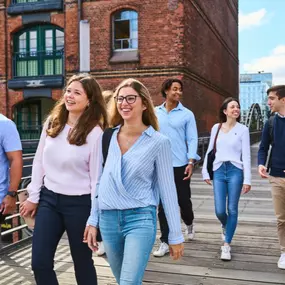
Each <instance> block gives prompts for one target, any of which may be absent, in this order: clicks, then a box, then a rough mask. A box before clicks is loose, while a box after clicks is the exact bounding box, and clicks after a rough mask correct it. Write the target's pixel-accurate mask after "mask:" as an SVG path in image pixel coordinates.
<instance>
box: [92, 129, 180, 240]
mask: <svg viewBox="0 0 285 285" xmlns="http://www.w3.org/2000/svg"><path fill="white" fill-rule="evenodd" d="M119 129H120V126H118V127H116V129H115V131H114V133H113V136H112V138H111V142H110V147H109V152H108V157H107V160H106V164H105V167H104V171H103V173H102V176H101V179H100V183H99V185H98V187H97V189H98V193H97V194H98V198H95V199H94V201H93V206H92V210H91V215H90V217H89V219H88V222H87V223H88V224H89V225H92V226H95V227H97V226H98V220H99V212H100V210H114V209H118V210H124V209H131V208H140V207H147V206H150V205H154V206H157V205H158V203H159V200H160V199H161V200H162V204H163V208H164V211H165V214H166V218H167V222H168V226H169V243H170V244H179V243H181V242H183V240H184V239H183V235H182V232H181V224H180V211H179V207H178V201H177V193H176V187H175V183H174V174H173V167H172V156H171V149H170V142H169V140H168V139H167V138H166V137H165V136H163V135H162V134H160V133H159V132H157V131H155V130H154V129H153V127H151V126H150V127H148V128H147V129H146V130H145V131H144V132H143V133H142V135H141V136H140V137H139V138H138V140H137V141H136V142H135V143H134V145H133V146H132V147H131V148H130V149H129V150H128V151H127V152H126V153H125V154H123V155H122V153H121V150H120V147H119V144H118V140H117V135H118V132H119Z"/></svg>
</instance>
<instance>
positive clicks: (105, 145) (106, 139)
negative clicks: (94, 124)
mask: <svg viewBox="0 0 285 285" xmlns="http://www.w3.org/2000/svg"><path fill="white" fill-rule="evenodd" d="M114 131H115V129H112V128H108V129H106V130H105V131H104V133H103V137H102V153H103V167H104V166H105V162H106V160H107V157H108V151H109V146H110V142H111V138H112V135H113V132H114Z"/></svg>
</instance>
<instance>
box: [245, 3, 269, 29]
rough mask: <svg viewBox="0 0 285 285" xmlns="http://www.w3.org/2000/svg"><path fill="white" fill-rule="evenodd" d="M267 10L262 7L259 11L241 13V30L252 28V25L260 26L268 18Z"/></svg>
mask: <svg viewBox="0 0 285 285" xmlns="http://www.w3.org/2000/svg"><path fill="white" fill-rule="evenodd" d="M266 14H267V11H266V10H265V9H264V8H262V9H260V10H258V11H255V12H251V13H248V14H244V13H242V12H240V13H239V30H240V31H242V30H245V29H250V28H252V27H256V26H260V25H262V24H263V23H264V21H265V19H266Z"/></svg>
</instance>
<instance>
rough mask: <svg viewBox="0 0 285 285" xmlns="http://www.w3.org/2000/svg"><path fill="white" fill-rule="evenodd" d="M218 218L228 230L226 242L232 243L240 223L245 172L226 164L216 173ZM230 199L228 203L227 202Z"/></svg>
mask: <svg viewBox="0 0 285 285" xmlns="http://www.w3.org/2000/svg"><path fill="white" fill-rule="evenodd" d="M213 185H214V199H215V210H216V216H217V218H218V219H219V220H220V222H221V224H222V226H223V228H225V229H226V235H225V236H226V237H225V242H226V243H231V241H232V238H233V236H234V233H235V230H236V227H237V221H238V203H239V198H240V194H241V190H242V186H243V170H241V169H239V168H238V167H236V166H234V165H233V164H232V163H231V162H229V161H227V162H224V163H223V164H222V165H221V166H220V167H219V168H218V169H217V170H215V171H214V179H213ZM227 198H228V201H227Z"/></svg>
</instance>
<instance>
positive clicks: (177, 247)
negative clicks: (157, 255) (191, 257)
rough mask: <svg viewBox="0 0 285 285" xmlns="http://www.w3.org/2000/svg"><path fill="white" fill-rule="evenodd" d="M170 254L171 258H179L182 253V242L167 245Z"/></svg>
mask: <svg viewBox="0 0 285 285" xmlns="http://www.w3.org/2000/svg"><path fill="white" fill-rule="evenodd" d="M169 252H170V256H172V259H173V260H177V259H180V258H181V256H183V254H184V244H183V243H180V244H170V245H169Z"/></svg>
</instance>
